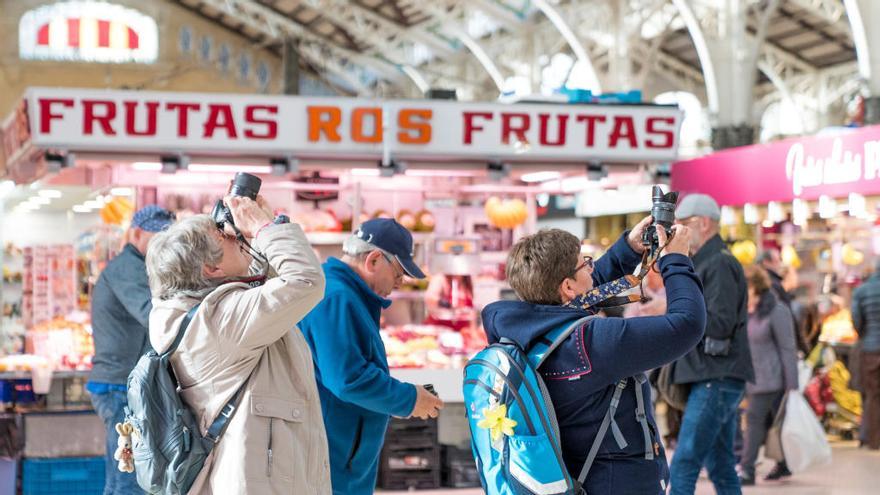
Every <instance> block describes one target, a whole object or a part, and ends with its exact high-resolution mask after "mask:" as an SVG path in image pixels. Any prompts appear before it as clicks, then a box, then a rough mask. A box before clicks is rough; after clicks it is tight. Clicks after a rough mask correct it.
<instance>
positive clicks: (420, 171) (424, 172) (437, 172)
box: [403, 169, 480, 177]
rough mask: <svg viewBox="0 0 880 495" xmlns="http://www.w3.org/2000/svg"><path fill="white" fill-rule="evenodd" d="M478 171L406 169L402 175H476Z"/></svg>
mask: <svg viewBox="0 0 880 495" xmlns="http://www.w3.org/2000/svg"><path fill="white" fill-rule="evenodd" d="M479 174H480V172H479V171H476V170H433V169H407V170H406V171H405V172H404V173H403V175H405V176H407V177H476V176H477V175H479Z"/></svg>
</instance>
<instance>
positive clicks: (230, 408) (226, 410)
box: [220, 402, 235, 419]
mask: <svg viewBox="0 0 880 495" xmlns="http://www.w3.org/2000/svg"><path fill="white" fill-rule="evenodd" d="M234 412H235V406H234V405H232V403H231V402H230V403H227V404H226V405H225V406H223V409H221V410H220V416H223V417H224V418H226V419H229V417H230V416H232V413H234Z"/></svg>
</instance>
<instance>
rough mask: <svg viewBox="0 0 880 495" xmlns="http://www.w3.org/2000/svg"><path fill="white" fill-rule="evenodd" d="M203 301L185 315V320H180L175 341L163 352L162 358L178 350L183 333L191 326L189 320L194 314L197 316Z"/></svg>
mask: <svg viewBox="0 0 880 495" xmlns="http://www.w3.org/2000/svg"><path fill="white" fill-rule="evenodd" d="M200 305H201V303H199V304H196V305H195V306H193V307H192V308H190V310H189V311H187V312H186V314H185V315H184V316H183V320H182V321H181V322H180V327H179V328H178V329H177V335H176V336H175V337H174V342H172V343H171V347H169V348H168V349H167V350H166V351H165V352H163V353H162V356H161V357H162V358H165V359H167V358H168V357H169V356H171V355H172V354H174V351H176V350H177V346H179V345H180V341H182V340H183V335H184V334H185V333H186V329H187V327H189V322H191V321H192V319H193V316H195V314H196V311H197V310H198V309H199V306H200Z"/></svg>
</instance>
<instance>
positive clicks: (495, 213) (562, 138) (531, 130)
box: [0, 88, 682, 486]
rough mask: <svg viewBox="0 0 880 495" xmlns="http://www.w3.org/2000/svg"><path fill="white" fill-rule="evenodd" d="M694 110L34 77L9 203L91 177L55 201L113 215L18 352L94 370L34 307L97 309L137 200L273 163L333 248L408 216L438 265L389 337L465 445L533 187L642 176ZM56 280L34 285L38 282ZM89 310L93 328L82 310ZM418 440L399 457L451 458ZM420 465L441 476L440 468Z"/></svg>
mask: <svg viewBox="0 0 880 495" xmlns="http://www.w3.org/2000/svg"><path fill="white" fill-rule="evenodd" d="M681 118H682V115H681V112H680V111H679V110H678V109H677V108H675V107H666V106H655V105H626V106H624V105H562V104H516V105H504V104H493V103H458V102H449V101H432V100H424V101H421V100H420V101H375V100H359V99H347V98H304V97H303V98H300V97H277V96H238V95H217V94H215V95H210V94H186V93H151V92H125V91H85V90H73V89H48V88H33V89H31V90H29V91H28V93H27V94H26V95H25V98H24V100H23V103H22V105H21V106H20V107H19V110H18V111H17V112H16V114H15V115H13V116H12V117H10V119H8V120H7V121H6V122H5V123H4V125H3V129H2V132H3V143H4V152H5V156H6V168H7V178H10V179H12V180H14V181H15V182H16V183H18V184H36V185H37V186H36V189H34V191H35V192H29V191H27V190H25V191H24V192H22V186H19V188H17V191H19V193H18V194H19V196H17V197H18V198H21V202H19V203H17V204H16V203H13V204H8V205H7V209H9V210H11V211H12V212H13V216H18V217H22V216H27V215H29V214H32V212H33V210H32V209H31V208H30V207H27V206H24V207H22V206H19V205H23V204H25V203H28V202H29V201H30V200H29V199H27V198H28V197H30V196H33V195H39V194H40V193H39V191H40V190H42V189H53V188H62V187H85V188H87V190H88V194H87V195H85V196H84V197H83V201H82V202H80V203H77V204H75V205H72V206H71V207H70V209H69V210H67V211H63V212H59V215H63V216H64V217H65V218H68V219H69V218H73V219H77V218H85V217H87V216H89V215H91V217H89V218H91V219H92V222H93V223H95V224H98V223H100V224H102V225H103V226H102V227H97V226H92V227H90V229H88V231H85V230H84V231H83V232H82V234H83V235H82V236H81V237H78V238H77V239H76V241H75V242H73V243H71V247H70V251H65V252H69V253H70V266H72V267H75V268H76V270H74V271H73V272H72V273H71V274H70V277H69V279H68V278H66V279H65V280H66V281H70V283H71V284H72V285H73V286H74V289H73V290H72V292H73V293H74V295H75V297H74V298H73V299H71V300H70V301H66V302H65V304H67V302H70V303H71V304H72V306H71V307H70V308H68V307H67V306H57V305H51V304H50V305H49V306H50V307H51V308H52V310H51V311H49V313H51V314H47V315H45V317H44V315H42V314H41V316H40V317H39V318H33V317H28V316H27V315H34V316H36V312H35V311H33V310H30V312H28V311H22V312H21V313H22V315H21V316H22V317H21V320H22V321H23V322H24V324H23V325H22V327H23V328H24V335H25V336H26V338H25V339H24V341H25V342H33V343H32V344H31V348H25V347H24V346H23V347H22V348H18V349H14V350H10V351H8V354H15V353H16V352H18V353H20V352H23V351H29V352H31V353H33V355H34V356H36V358H45V359H46V360H47V362H48V363H49V364H48V365H47V366H50V367H53V368H54V369H65V370H67V369H78V368H82V369H86V370H87V369H88V367H89V360H88V356H89V351H88V348H86V347H82V350H81V351H80V352H78V353H77V355H76V356H75V357H67V358H58V357H57V356H55V357H52V356H54V355H51V352H50V351H47V350H45V349H44V348H45V347H47V346H46V345H44V346H43V347H39V346H38V345H37V343H40V342H43V343H45V342H44V341H45V340H46V339H45V338H44V337H38V335H40V333H39V332H40V330H39V325H41V324H43V325H47V324H48V325H51V323H46V322H47V321H52V320H53V319H54V318H64V320H56V323H58V322H59V321H64V322H69V321H70V320H71V319H74V320H75V317H73V316H71V314H72V313H71V311H69V310H68V309H70V310H73V309H75V307H76V306H77V304H80V303H82V304H81V307H82V308H84V309H86V310H87V308H88V304H87V303H88V289H89V286H90V284H91V283H93V282H94V280H95V277H96V275H97V273H99V272H100V268H101V266H102V264H103V262H105V261H106V259H107V258H108V257H109V256H111V255H112V253H113V252H115V251H114V250H115V249H118V246H119V245H120V244H121V241H122V237H121V236H122V233H123V232H124V227H125V224H126V219H127V217H128V216H129V215H130V214H131V211H132V210H133V209H134V208H135V207H139V206H141V205H145V204H149V203H159V204H160V205H162V206H165V207H167V208H169V209H171V210H173V211H175V212H177V214H178V217H180V216H183V215H188V214H193V213H200V212H204V211H206V209H209V208H210V206H211V205H212V203H213V201H214V200H216V198H217V197H219V196H221V195H222V194H223V193H224V192H225V190H226V187H227V186H228V183H229V180H230V178H231V176H232V174H233V173H235V172H238V171H244V172H249V173H253V174H257V175H259V176H260V177H261V178H262V179H263V189H262V194H264V195H265V196H266V197H267V199H268V200H269V201H270V203H271V204H273V205H274V206H275V207H276V208H277V210H278V213H281V212H283V213H286V214H288V215H289V216H290V217H291V218H292V219H294V221H297V222H299V223H300V224H302V225H303V226H304V228H305V230H306V231H307V232H308V235H309V239H310V241H311V244H312V246H313V248H314V249H315V250H316V251H317V252H318V253H319V255H320V256H321V257H322V258H326V257H328V256H335V255H339V254H340V253H341V246H342V243H343V241H344V240H345V239H346V237H347V236H348V235H350V233H351V232H353V231H354V229H356V227H357V225H358V224H359V223H360V222H362V221H364V220H365V219H368V218H373V217H382V216H387V217H393V218H396V219H397V220H398V221H400V222H401V223H402V224H403V225H405V226H407V227H408V228H410V230H412V231H413V233H414V238H415V241H416V244H417V253H416V260H417V262H418V263H419V264H420V265H422V267H423V269H424V270H425V272H426V273H429V274H430V275H431V276H430V279H429V281H425V282H419V281H407V283H406V284H404V287H402V288H401V290H399V291H397V292H395V293H393V294H392V295H391V299H393V300H394V301H395V303H394V304H393V305H392V306H391V308H389V309H388V310H387V311H386V312H385V313H384V314H383V325H382V326H383V331H382V333H383V339H384V340H385V344H386V350H387V352H388V355H389V362H390V363H391V365H392V367H393V368H394V369H393V370H392V374H393V375H395V376H397V377H398V378H400V379H402V380H405V381H408V382H412V383H420V384H425V383H431V384H433V385H434V387H435V389H436V390H437V392H438V393H439V395H440V397H441V398H442V399H444V400H445V401H447V402H448V403H450V405H449V406H447V409H446V410H445V412H444V415H443V416H442V417H441V418H440V422H439V428H437V429H436V430H435V431H434V433H433V434H435V435H438V437H439V442H440V443H445V444H453V445H454V444H459V445H460V444H462V442H463V441H466V440H467V431H466V425H465V423H464V422H462V421H461V417H462V416H463V411H462V407H463V406H461V404H456V403H460V402H461V401H462V396H461V386H460V381H461V367H462V366H463V364H464V362H465V361H466V360H467V358H468V357H469V356H470V355H472V354H473V353H474V352H475V351H476V350H478V349H480V348H481V347H482V346H483V345H485V337H484V335H483V332H482V329H481V326H480V321H479V311H480V309H481V308H482V307H483V306H484V305H485V304H487V303H488V302H491V301H494V300H497V299H499V298H502V297H506V296H508V292H509V290H508V289H507V286H506V282H505V281H504V261H505V258H506V251H507V249H509V247H510V246H511V245H512V243H513V242H515V240H516V239H517V238H519V237H520V236H522V235H524V234H528V233H530V232H533V231H534V230H535V226H536V209H537V204H536V196H537V195H541V194H553V193H556V192H566V193H568V194H571V193H573V192H577V190H572V188H571V185H570V183H566V182H565V181H566V180H576V181H580V182H578V183H583V181H585V180H586V177H585V175H586V173H587V170H588V168H589V167H588V162H590V163H592V164H594V165H595V164H596V163H599V162H604V163H607V164H610V166H609V167H606V168H610V171H607V173H606V174H605V175H606V177H605V179H603V182H602V185H603V186H604V187H614V186H616V185H617V184H618V183H620V184H623V183H633V182H636V183H641V182H644V177H645V174H644V173H643V170H642V169H640V168H639V167H638V166H637V164H645V163H655V162H664V161H670V160H672V159H674V158H675V156H676V149H677V139H678V137H677V136H678V128H679V126H680V123H681ZM547 171H554V174H553V175H552V177H551V178H552V180H548V181H532V180H531V179H530V176H529V175H530V174H532V175H533V176H534V175H535V174H536V173H541V172H544V173H545V174H546V172H547ZM594 182H597V183H598V182H599V181H598V179H595V180H594ZM97 212H100V215H96V213H97ZM65 221H68V220H65ZM10 241H11V242H13V243H14V242H15V238H14V235H12V236H7V238H6V239H5V242H10ZM26 249H33V250H34V252H35V253H36V252H42V251H37V250H38V249H44V248H42V247H41V248H36V247H32V248H26ZM45 249H48V248H45ZM53 249H62V248H60V247H58V248H53ZM63 249H68V248H63ZM5 266H6V264H5V262H4V267H5ZM10 266H11V265H10ZM12 278H13V277H11V276H10V279H12ZM65 283H67V282H65ZM43 292H44V291H42V290H38V291H36V292H31V293H28V292H27V290H24V291H23V292H22V293H23V294H25V295H28V294H29V297H31V298H37V294H38V293H39V294H40V296H39V297H43ZM45 292H46V293H47V294H49V293H52V291H45ZM4 300H5V299H4ZM34 300H35V301H36V300H37V299H34ZM32 304H33V305H34V307H35V308H36V307H37V306H39V307H43V306H41V305H37V304H36V303H32ZM40 304H42V303H40ZM73 314H75V313H73ZM81 314H82V315H87V314H88V313H87V311H86V312H84V313H81ZM74 322H75V321H74ZM79 324H82V325H83V328H86V329H87V328H88V326H87V325H88V322H87V319H82V318H80V321H79ZM4 331H6V327H4ZM69 333H71V334H72V335H78V334H77V333H76V332H72V331H71V332H69ZM85 334H86V335H88V331H85ZM40 339H43V340H40ZM77 342H79V341H77ZM86 344H87V343H77V344H76V345H82V346H85V345H86ZM65 345H67V344H65ZM65 345H61V347H65ZM69 345H74V344H72V343H71V344H69ZM48 347H49V348H57V347H58V345H55V346H54V347H53V346H48ZM78 349H79V347H78ZM47 353H49V354H50V356H46V354H47ZM0 362H2V361H0ZM32 368H33V366H31V367H23V369H22V370H21V371H18V373H26V372H27V371H28V370H29V369H32ZM16 376H17V377H19V378H20V376H19V375H16ZM44 405H45V406H46V407H48V404H44ZM427 431H428V433H430V430H427ZM437 448H438V449H439V446H438V447H437ZM438 452H439V450H438ZM412 457H413V456H409V457H406V456H404V457H401V459H399V460H396V461H394V462H391V461H389V462H390V463H391V464H395V463H397V464H399V463H400V462H402V463H403V464H401V465H400V466H398V467H399V468H400V469H407V468H413V469H416V470H418V469H423V470H426V471H430V470H436V469H439V466H437V462H431V463H429V464H428V465H426V466H423V463H422V461H418V462H416V461H413V460H412ZM416 457H418V456H416ZM407 459H408V460H407ZM436 459H439V454H438V456H437V457H436ZM422 460H424V459H422ZM398 461H399V462H398ZM408 462H415V464H407V463H408ZM438 462H439V461H438ZM395 465H396V464H395ZM425 479H426V480H428V481H426V483H427V484H426V485H424V486H430V484H431V482H430V480H432V479H434V478H425ZM419 486H423V485H419Z"/></svg>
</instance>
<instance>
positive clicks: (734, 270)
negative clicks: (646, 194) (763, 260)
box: [670, 194, 755, 495]
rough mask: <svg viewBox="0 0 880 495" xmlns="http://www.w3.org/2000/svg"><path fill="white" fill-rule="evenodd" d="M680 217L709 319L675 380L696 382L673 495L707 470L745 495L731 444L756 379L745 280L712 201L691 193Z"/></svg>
mask: <svg viewBox="0 0 880 495" xmlns="http://www.w3.org/2000/svg"><path fill="white" fill-rule="evenodd" d="M675 218H676V223H678V224H681V225H686V226H688V227H689V228H690V231H691V257H692V258H693V261H694V267H695V268H696V271H697V274H698V275H699V276H700V279H702V281H703V297H704V298H705V300H706V312H707V313H708V321H707V322H706V333H705V335H704V336H703V339H702V341H701V342H700V343H699V344H698V345H697V347H696V348H694V349H693V350H692V351H691V352H689V353H688V354H686V355H685V356H684V357H683V358H681V359H679V360H678V361H676V362H675V370H674V374H673V381H674V382H675V383H678V384H687V385H690V394H689V396H688V402H687V407H686V408H685V411H684V417H683V419H682V424H681V432H680V433H679V436H678V448H677V449H676V450H675V455H674V456H673V458H672V467H671V469H670V471H671V473H670V485H671V488H672V490H671V492H670V493H671V494H672V495H684V494H689V495H690V494H693V493H694V490H695V486H696V482H697V477H698V476H699V474H700V469H702V468H703V467H704V466H705V467H706V469H707V470H708V471H709V478H710V479H711V480H712V483H713V484H714V485H715V491H716V492H717V493H718V494H720V495H730V494H740V493H742V489H741V486H740V479H739V476H738V475H737V472H736V458H735V456H734V446H733V444H734V439H735V436H736V425H737V419H738V417H739V416H738V411H737V408H738V406H739V403H740V401H742V398H743V395H744V393H745V385H746V382H754V379H755V373H754V370H753V368H752V356H751V353H750V352H749V340H748V328H747V324H748V288H747V284H746V278H745V274H744V273H743V268H742V266H741V265H740V264H739V261H737V260H736V258H734V257H733V255H732V254H731V253H730V251H729V250H728V249H727V246H726V244H725V243H724V241H723V240H722V239H721V236H720V235H719V234H718V232H719V224H718V222H719V220H720V219H721V210H720V208H718V203H716V202H715V200H714V199H712V198H711V197H710V196H707V195H705V194H691V195H688V196H686V197H685V198H684V199H682V200H681V202H679V204H678V208H677V209H676V211H675Z"/></svg>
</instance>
